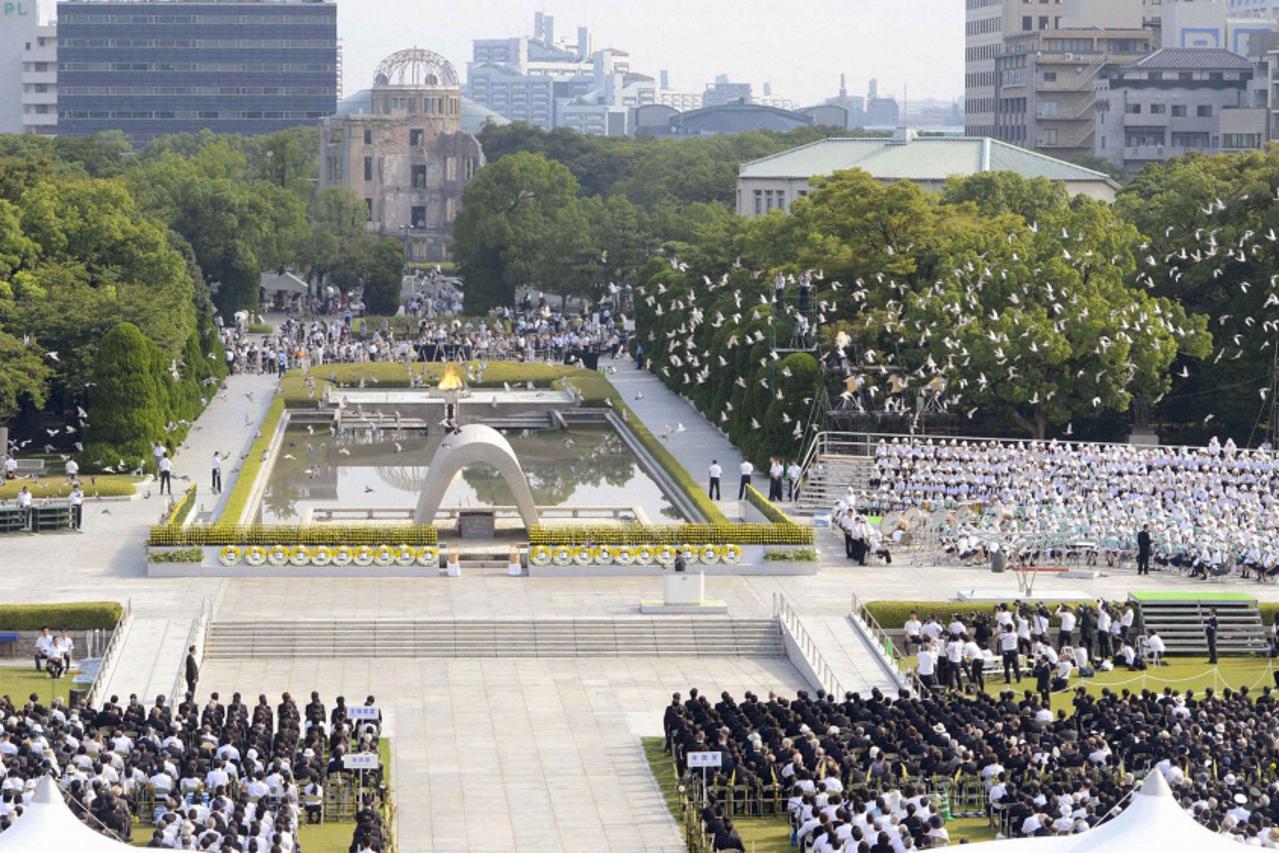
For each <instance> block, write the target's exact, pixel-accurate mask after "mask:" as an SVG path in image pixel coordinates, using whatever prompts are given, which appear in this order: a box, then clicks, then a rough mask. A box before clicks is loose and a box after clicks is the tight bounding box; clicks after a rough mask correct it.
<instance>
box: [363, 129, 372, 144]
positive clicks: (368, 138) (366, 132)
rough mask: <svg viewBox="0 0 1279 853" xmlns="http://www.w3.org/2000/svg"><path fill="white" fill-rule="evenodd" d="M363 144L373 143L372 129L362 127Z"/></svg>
mask: <svg viewBox="0 0 1279 853" xmlns="http://www.w3.org/2000/svg"><path fill="white" fill-rule="evenodd" d="M364 144H365V145H372V144H373V131H371V130H369V129H368V128H365V129H364Z"/></svg>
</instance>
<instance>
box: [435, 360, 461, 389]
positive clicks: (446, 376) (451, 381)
mask: <svg viewBox="0 0 1279 853" xmlns="http://www.w3.org/2000/svg"><path fill="white" fill-rule="evenodd" d="M465 387H466V384H465V383H464V382H463V381H462V377H461V376H459V375H458V372H457V365H456V364H451V363H450V364H446V365H444V373H443V375H441V376H440V390H441V391H458V390H460V389H462V388H465Z"/></svg>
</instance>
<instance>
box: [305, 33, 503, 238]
mask: <svg viewBox="0 0 1279 853" xmlns="http://www.w3.org/2000/svg"><path fill="white" fill-rule="evenodd" d="M370 103H371V111H370V112H367V113H351V114H347V115H339V116H333V117H331V118H328V119H326V120H325V121H324V125H323V128H322V132H321V137H320V149H321V150H320V154H321V166H320V186H321V187H322V188H323V187H330V186H339V187H346V188H348V189H350V190H351V191H352V192H354V193H355V194H356V195H357V196H358V197H360V198H362V199H364V203H365V206H366V208H367V209H368V216H369V222H368V228H369V230H370V231H371V232H373V233H376V234H382V235H385V236H390V237H395V238H397V239H400V240H402V241H403V242H404V246H405V256H406V257H407V258H410V259H413V260H420V261H437V260H443V259H445V258H447V256H448V251H449V243H450V241H451V239H452V233H453V222H454V220H455V219H456V218H457V214H458V211H459V210H461V205H462V193H463V191H464V190H465V189H466V185H467V184H468V183H469V182H470V180H471V178H472V177H474V176H475V173H476V172H477V171H479V169H480V167H481V166H483V165H484V151H483V149H482V148H481V147H480V143H479V140H477V139H476V138H475V137H474V136H471V135H470V134H467V133H463V132H462V129H461V112H462V108H461V107H462V105H461V89H460V87H459V84H458V80H457V75H456V73H455V72H454V70H453V66H452V65H450V64H449V63H448V62H447V61H446V60H445V59H443V58H442V57H440V56H439V55H437V54H435V53H432V52H430V51H426V50H420V49H416V48H415V49H412V50H404V51H400V52H398V53H395V54H392V55H391V56H389V57H387V58H386V59H384V60H383V61H382V63H381V64H380V65H378V68H377V72H376V74H375V77H374V81H373V88H372V90H371V92H370Z"/></svg>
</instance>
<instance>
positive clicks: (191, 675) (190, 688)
mask: <svg viewBox="0 0 1279 853" xmlns="http://www.w3.org/2000/svg"><path fill="white" fill-rule="evenodd" d="M186 679H187V692H188V693H191V694H194V693H195V683H196V682H197V681H199V680H200V665H199V664H198V663H196V661H195V646H190V647H188V648H187V663H186Z"/></svg>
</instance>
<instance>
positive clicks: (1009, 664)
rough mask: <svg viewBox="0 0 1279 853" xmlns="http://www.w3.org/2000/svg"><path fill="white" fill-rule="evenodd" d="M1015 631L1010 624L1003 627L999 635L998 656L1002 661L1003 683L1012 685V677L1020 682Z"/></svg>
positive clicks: (1019, 661)
mask: <svg viewBox="0 0 1279 853" xmlns="http://www.w3.org/2000/svg"><path fill="white" fill-rule="evenodd" d="M1017 646H1018V638H1017V630H1016V629H1015V628H1013V626H1012V625H1011V624H1008V625H1005V626H1004V630H1003V631H1001V632H1000V634H999V655H1000V657H1002V658H1003V660H1004V683H1005V684H1012V683H1013V676H1016V678H1017V680H1018V681H1021V655H1020V654H1018V651H1017Z"/></svg>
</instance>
